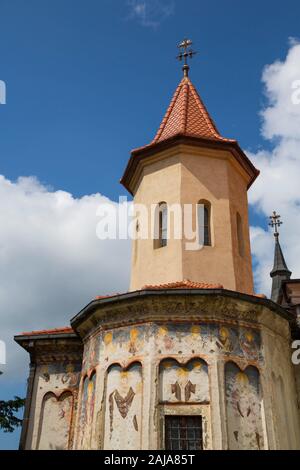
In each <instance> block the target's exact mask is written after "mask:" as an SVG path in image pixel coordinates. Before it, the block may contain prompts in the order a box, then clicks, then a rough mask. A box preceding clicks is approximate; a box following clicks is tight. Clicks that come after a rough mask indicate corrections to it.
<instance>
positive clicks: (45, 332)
mask: <svg viewBox="0 0 300 470" xmlns="http://www.w3.org/2000/svg"><path fill="white" fill-rule="evenodd" d="M68 333H74V330H73V328H71V327H70V326H64V327H62V328H53V329H52V330H39V331H28V332H25V333H21V335H20V336H42V335H61V334H68Z"/></svg>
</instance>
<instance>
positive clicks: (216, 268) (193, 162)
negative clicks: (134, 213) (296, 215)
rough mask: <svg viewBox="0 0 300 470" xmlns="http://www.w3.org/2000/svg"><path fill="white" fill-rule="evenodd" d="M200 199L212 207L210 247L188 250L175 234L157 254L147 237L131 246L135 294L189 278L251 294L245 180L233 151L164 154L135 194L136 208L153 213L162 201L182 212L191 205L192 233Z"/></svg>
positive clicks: (186, 149) (149, 165) (150, 166)
mask: <svg viewBox="0 0 300 470" xmlns="http://www.w3.org/2000/svg"><path fill="white" fill-rule="evenodd" d="M202 199H204V200H207V201H209V202H210V203H211V232H212V246H210V247H203V248H202V249H200V250H193V251H189V250H187V245H186V244H187V242H189V240H187V239H186V238H185V237H184V236H183V239H182V240H175V239H174V236H173V232H172V231H171V233H170V237H171V238H170V240H169V241H168V245H167V247H164V248H160V249H155V248H154V244H153V240H152V239H151V233H150V232H149V239H148V240H135V241H133V253H132V270H131V290H137V289H140V288H142V287H143V286H145V285H149V284H150V285H153V284H154V285H156V284H161V283H169V282H173V281H181V280H183V279H190V280H191V281H195V282H209V283H220V284H222V285H223V286H224V287H225V288H227V289H231V290H236V291H240V292H245V293H253V278H252V266H251V254H250V241H249V224H248V203H247V177H246V175H245V174H243V171H242V170H241V168H239V166H238V164H237V163H236V162H235V161H234V159H233V157H232V155H231V154H230V153H229V152H224V151H219V150H211V149H202V148H195V149H193V148H191V147H183V146H179V147H178V148H177V149H173V150H172V151H167V152H164V153H162V154H161V155H158V156H156V157H155V158H154V159H152V160H150V161H149V162H148V163H147V165H145V166H144V167H143V169H142V170H141V173H140V176H139V179H138V180H137V183H136V191H135V195H134V202H135V204H136V205H138V204H145V205H146V207H148V208H149V209H150V206H151V204H158V203H159V202H166V203H167V204H168V205H169V206H172V205H173V204H180V205H181V206H182V208H183V206H184V205H185V204H192V205H193V221H194V229H196V227H195V220H196V204H197V203H198V202H199V201H200V200H202ZM149 211H150V210H149ZM237 212H239V213H240V215H241V219H242V224H243V235H244V245H245V252H244V255H243V256H240V254H239V252H238V242H237V227H236V214H237ZM171 228H172V224H171Z"/></svg>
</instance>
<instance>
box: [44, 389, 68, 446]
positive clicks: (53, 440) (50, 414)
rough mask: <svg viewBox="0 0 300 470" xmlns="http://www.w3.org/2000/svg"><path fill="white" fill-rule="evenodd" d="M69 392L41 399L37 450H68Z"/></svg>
mask: <svg viewBox="0 0 300 470" xmlns="http://www.w3.org/2000/svg"><path fill="white" fill-rule="evenodd" d="M72 408H73V396H72V393H71V392H66V393H63V394H62V395H61V396H60V397H56V396H55V395H54V394H53V393H47V394H46V395H45V396H44V398H43V403H42V409H41V415H40V423H39V430H38V440H37V449H38V450H68V444H69V434H70V426H71V420H72Z"/></svg>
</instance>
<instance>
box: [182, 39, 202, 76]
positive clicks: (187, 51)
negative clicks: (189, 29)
mask: <svg viewBox="0 0 300 470" xmlns="http://www.w3.org/2000/svg"><path fill="white" fill-rule="evenodd" d="M192 44H193V43H192V41H191V40H190V39H184V40H183V41H182V42H181V43H180V44H179V45H178V46H177V47H178V49H180V54H179V55H178V56H177V59H178V60H180V61H182V60H184V65H183V67H182V70H183V75H184V77H188V76H189V70H190V66H189V65H188V58H190V59H192V58H193V57H194V55H195V54H197V52H196V51H193V50H192V49H191V46H192Z"/></svg>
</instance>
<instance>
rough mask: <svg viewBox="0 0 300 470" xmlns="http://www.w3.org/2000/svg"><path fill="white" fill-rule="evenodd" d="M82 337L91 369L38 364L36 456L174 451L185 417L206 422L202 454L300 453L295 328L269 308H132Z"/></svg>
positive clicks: (156, 301) (227, 303)
mask: <svg viewBox="0 0 300 470" xmlns="http://www.w3.org/2000/svg"><path fill="white" fill-rule="evenodd" d="M82 328H84V330H85V331H86V332H87V334H86V335H85V337H84V338H83V342H84V353H83V357H82V364H79V362H78V360H77V362H76V361H73V362H71V359H70V361H69V362H68V361H66V360H65V361H60V362H59V361H58V360H57V359H58V357H66V356H67V353H66V351H64V352H63V350H64V348H66V345H65V344H64V345H56V352H55V354H54V348H52V350H53V352H52V353H51V354H53V356H52V362H51V360H50V357H49V354H48V356H46V357H43V361H42V363H41V358H40V357H38V360H37V363H36V368H35V374H34V383H33V392H32V396H31V406H30V417H29V426H28V430H27V440H26V448H28V449H29V448H30V449H110V450H114V449H129V450H130V449H145V450H146V449H164V448H165V434H164V433H165V419H166V418H165V417H166V416H169V415H176V416H201V417H202V423H203V448H204V449H253V450H254V449H255V450H256V449H300V424H299V408H298V402H297V390H296V384H297V383H298V387H299V373H298V372H299V370H298V369H297V368H296V380H295V372H294V369H293V367H292V363H291V349H290V332H289V325H288V322H287V320H286V319H284V318H282V317H281V316H279V315H277V314H276V313H274V312H273V311H272V310H271V309H269V308H267V307H266V306H263V305H260V302H259V301H257V303H255V304H253V303H251V304H250V303H248V302H246V301H241V300H240V299H236V298H234V299H229V298H221V297H220V296H213V295H210V296H209V297H205V296H202V295H200V296H197V295H194V296H189V295H179V294H178V295H177V294H176V296H175V295H173V296H170V295H166V296H164V295H160V296H158V297H157V298H153V297H151V296H150V297H147V298H143V299H139V298H138V300H137V301H136V300H130V299H129V300H128V301H126V302H123V303H122V304H120V303H119V304H117V305H116V304H113V303H109V305H108V310H107V311H104V312H102V311H100V310H94V312H93V315H91V316H89V317H88V318H87V320H86V323H85V324H83V325H82ZM50 356H51V355H50ZM54 357H55V358H56V360H54ZM297 373H298V375H297ZM297 381H298V382H297ZM78 384H79V385H78ZM77 403H78V405H77ZM76 410H77V411H76ZM73 431H74V432H73Z"/></svg>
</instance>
